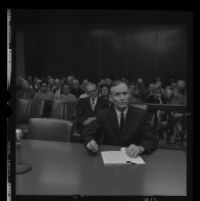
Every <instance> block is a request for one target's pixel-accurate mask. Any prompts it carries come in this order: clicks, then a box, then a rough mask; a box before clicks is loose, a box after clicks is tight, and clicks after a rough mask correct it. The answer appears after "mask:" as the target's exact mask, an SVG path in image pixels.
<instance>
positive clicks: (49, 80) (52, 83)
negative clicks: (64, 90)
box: [48, 77, 54, 92]
mask: <svg viewBox="0 0 200 201" xmlns="http://www.w3.org/2000/svg"><path fill="white" fill-rule="evenodd" d="M53 86H54V79H53V78H52V77H50V78H49V79H48V91H49V92H52V89H53Z"/></svg>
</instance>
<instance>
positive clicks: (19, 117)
mask: <svg viewBox="0 0 200 201" xmlns="http://www.w3.org/2000/svg"><path fill="white" fill-rule="evenodd" d="M31 102H32V100H31V99H17V102H16V123H17V124H26V123H28V120H29V114H30V108H31Z"/></svg>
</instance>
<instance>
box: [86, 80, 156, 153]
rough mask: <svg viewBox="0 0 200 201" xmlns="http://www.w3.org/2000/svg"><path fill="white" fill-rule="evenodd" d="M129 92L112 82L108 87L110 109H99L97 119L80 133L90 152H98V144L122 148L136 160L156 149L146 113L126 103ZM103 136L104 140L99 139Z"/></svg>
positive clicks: (124, 87)
mask: <svg viewBox="0 0 200 201" xmlns="http://www.w3.org/2000/svg"><path fill="white" fill-rule="evenodd" d="M129 96H130V94H129V90H128V86H127V84H126V83H124V82H121V81H115V82H113V83H112V85H111V86H110V101H111V102H112V103H113V105H112V106H110V107H109V108H105V109H104V110H102V111H101V112H100V113H99V115H98V117H97V120H96V121H94V122H92V123H91V124H90V125H89V126H88V127H86V128H85V129H84V131H83V136H84V141H85V144H86V148H87V149H88V150H89V151H91V152H94V153H95V152H97V151H98V150H99V143H100V141H102V144H108V145H119V146H125V147H127V148H126V152H127V155H128V156H130V157H136V156H137V155H139V154H142V153H150V152H152V151H153V150H155V149H156V147H157V145H158V141H157V139H156V138H154V137H153V135H152V134H153V133H152V129H151V127H150V125H149V124H148V122H147V121H146V117H147V110H143V109H140V108H136V107H133V106H130V105H129V104H128V99H129ZM102 137H103V138H102Z"/></svg>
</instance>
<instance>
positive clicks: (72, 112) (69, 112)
mask: <svg viewBox="0 0 200 201" xmlns="http://www.w3.org/2000/svg"><path fill="white" fill-rule="evenodd" d="M76 106H77V102H76V101H69V102H66V103H65V107H64V108H65V110H64V119H66V120H73V119H74V118H75V117H76Z"/></svg>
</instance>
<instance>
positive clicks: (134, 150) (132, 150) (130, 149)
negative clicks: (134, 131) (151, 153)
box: [126, 144, 144, 158]
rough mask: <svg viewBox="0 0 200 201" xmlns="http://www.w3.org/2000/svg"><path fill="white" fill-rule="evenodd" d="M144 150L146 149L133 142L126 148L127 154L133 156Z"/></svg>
mask: <svg viewBox="0 0 200 201" xmlns="http://www.w3.org/2000/svg"><path fill="white" fill-rule="evenodd" d="M143 151H144V148H143V147H141V146H137V145H134V144H131V145H130V146H129V147H128V148H126V154H127V155H128V156H129V157H133V158H134V157H136V156H138V155H139V154H141V153H142V152H143Z"/></svg>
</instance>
